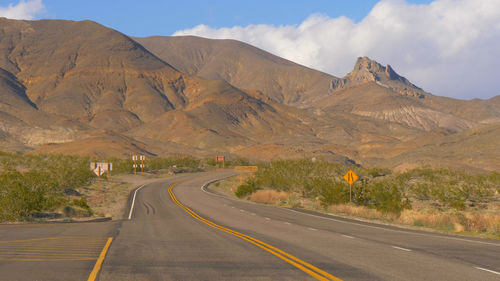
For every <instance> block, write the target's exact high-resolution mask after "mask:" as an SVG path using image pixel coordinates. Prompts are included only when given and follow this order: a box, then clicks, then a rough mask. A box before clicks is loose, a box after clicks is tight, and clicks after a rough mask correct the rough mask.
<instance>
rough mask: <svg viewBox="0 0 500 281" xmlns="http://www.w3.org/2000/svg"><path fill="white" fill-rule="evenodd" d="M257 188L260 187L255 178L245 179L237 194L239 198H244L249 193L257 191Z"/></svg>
mask: <svg viewBox="0 0 500 281" xmlns="http://www.w3.org/2000/svg"><path fill="white" fill-rule="evenodd" d="M257 189H258V186H257V182H256V180H255V179H254V178H249V179H247V180H246V181H245V183H243V184H242V185H240V186H238V188H237V189H236V192H235V195H236V196H237V197H238V198H243V197H245V196H247V195H250V194H252V193H254V192H255V191H257Z"/></svg>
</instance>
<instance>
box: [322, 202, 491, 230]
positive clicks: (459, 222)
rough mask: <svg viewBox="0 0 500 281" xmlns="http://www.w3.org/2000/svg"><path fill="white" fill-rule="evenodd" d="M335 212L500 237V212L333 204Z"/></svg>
mask: <svg viewBox="0 0 500 281" xmlns="http://www.w3.org/2000/svg"><path fill="white" fill-rule="evenodd" d="M328 211H329V212H331V213H334V214H340V215H347V216H354V217H360V218H366V219H371V220H381V221H386V222H391V223H395V224H400V225H409V226H418V227H425V228H430V229H435V230H440V231H445V232H455V233H476V234H485V235H486V236H489V237H492V238H493V237H494V238H500V214H498V213H485V212H477V211H476V212H467V211H456V210H448V211H439V210H435V209H425V208H424V209H418V210H403V211H402V212H401V214H400V215H399V216H398V215H396V214H390V213H383V212H379V211H377V210H374V209H370V208H367V207H365V206H353V205H344V204H340V205H332V206H330V207H329V208H328Z"/></svg>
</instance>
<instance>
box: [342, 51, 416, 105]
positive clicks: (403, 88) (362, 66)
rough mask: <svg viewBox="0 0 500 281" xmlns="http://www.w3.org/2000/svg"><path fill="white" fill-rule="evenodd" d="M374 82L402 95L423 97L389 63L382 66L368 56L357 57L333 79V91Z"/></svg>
mask: <svg viewBox="0 0 500 281" xmlns="http://www.w3.org/2000/svg"><path fill="white" fill-rule="evenodd" d="M368 82H375V83H377V84H379V85H381V86H384V87H386V88H389V89H391V90H393V91H395V92H398V93H400V94H402V95H406V96H412V97H418V98H424V97H425V94H426V93H425V92H424V91H423V90H422V89H420V88H419V87H417V86H415V85H413V84H412V83H411V82H410V81H408V79H406V78H404V77H403V76H400V75H399V74H397V73H396V71H394V69H392V67H391V66H390V65H386V66H383V65H381V64H380V63H378V62H377V61H375V60H372V59H370V58H368V57H366V56H365V57H359V58H358V59H357V60H356V64H355V65H354V69H353V70H352V71H351V72H349V73H348V74H347V75H346V76H344V77H343V78H341V79H339V80H337V81H334V83H333V89H334V91H337V90H341V89H345V88H349V87H352V86H356V85H360V84H363V83H368Z"/></svg>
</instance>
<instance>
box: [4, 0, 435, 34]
mask: <svg viewBox="0 0 500 281" xmlns="http://www.w3.org/2000/svg"><path fill="white" fill-rule="evenodd" d="M16 2H17V1H12V0H10V1H9V0H1V1H0V6H7V5H8V4H9V3H16ZM377 2H378V1H376V0H357V1H347V0H319V1H303V0H302V1H299V0H288V1H287V0H274V1H273V0H267V1H266V0H253V1H235V0H232V1H231V0H224V1H200V0H198V1H192V0H186V1H159V0H153V1H145V0H143V1H137V0H136V1H131V0H82V1H72V0H44V1H43V4H44V6H45V11H44V12H42V13H40V14H38V15H37V16H36V18H52V19H70V20H83V19H90V20H93V21H97V22H99V23H101V24H104V25H106V26H109V27H112V28H114V29H117V30H119V31H121V32H123V33H125V34H128V35H133V36H150V35H171V34H173V33H174V32H175V31H177V30H181V29H186V28H191V27H194V26H197V25H199V24H206V25H208V26H210V27H215V28H219V27H227V26H234V25H241V26H246V25H249V24H271V25H290V24H298V23H300V22H302V21H303V20H304V19H306V18H307V17H308V16H309V15H311V14H314V13H322V14H325V15H327V16H329V17H331V18H334V17H339V16H346V17H349V18H352V19H354V20H355V21H359V20H361V19H362V18H364V17H365V16H366V15H367V14H368V12H369V11H370V10H371V9H372V8H373V6H374V5H375V4H376V3H377ZM409 2H410V3H429V2H431V1H421V0H420V1H416V0H413V1H409Z"/></svg>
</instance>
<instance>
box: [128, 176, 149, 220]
mask: <svg viewBox="0 0 500 281" xmlns="http://www.w3.org/2000/svg"><path fill="white" fill-rule="evenodd" d="M144 186H145V184H143V185H141V186H139V187H138V188H137V189H136V190H135V191H134V197H133V198H132V204H130V212H129V213H128V219H129V220H130V219H131V218H132V213H133V212H134V204H135V196H136V195H137V191H139V189H141V188H143V187H144Z"/></svg>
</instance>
